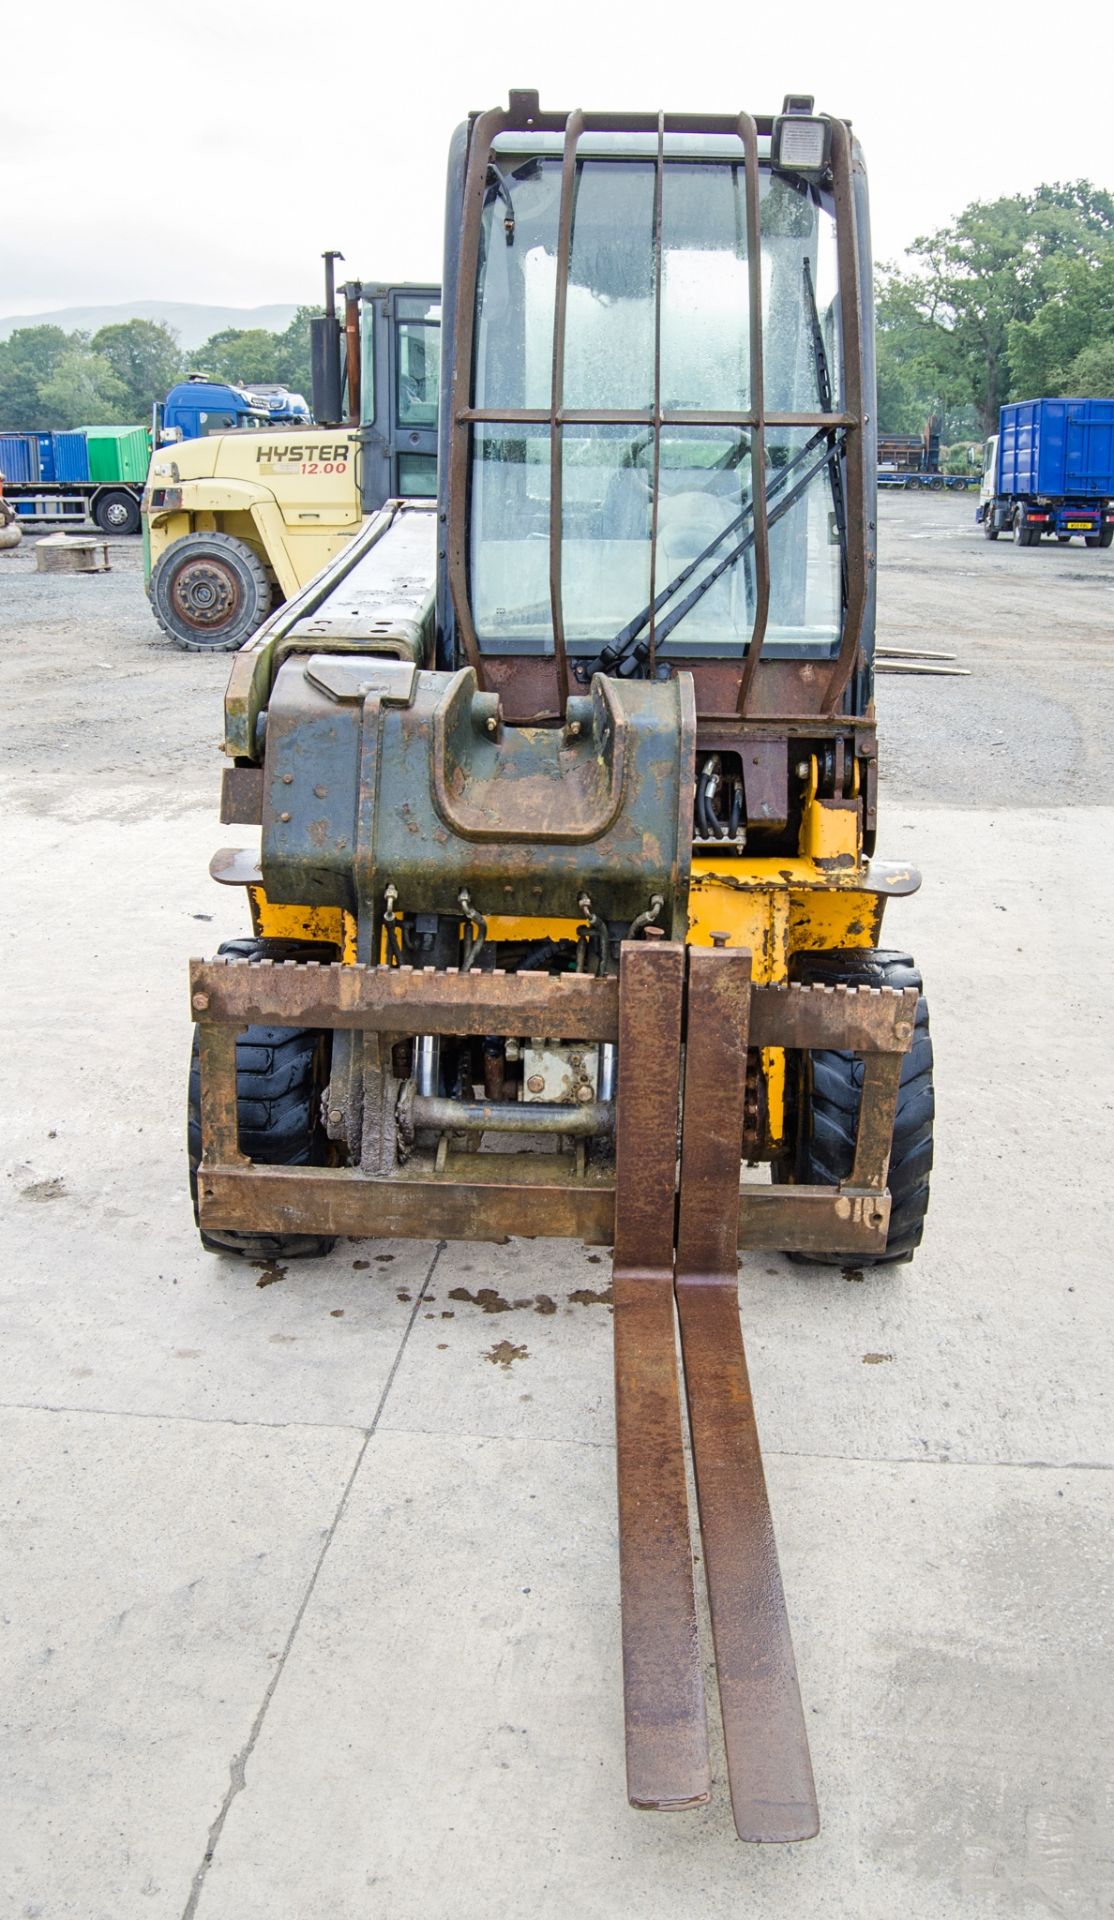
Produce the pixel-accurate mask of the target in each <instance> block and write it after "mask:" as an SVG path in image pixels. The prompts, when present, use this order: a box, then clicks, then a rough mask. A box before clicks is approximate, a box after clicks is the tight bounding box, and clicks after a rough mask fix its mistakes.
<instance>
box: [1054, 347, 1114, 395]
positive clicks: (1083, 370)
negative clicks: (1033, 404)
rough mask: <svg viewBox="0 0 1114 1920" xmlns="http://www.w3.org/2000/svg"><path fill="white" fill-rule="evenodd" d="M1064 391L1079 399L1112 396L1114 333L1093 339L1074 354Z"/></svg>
mask: <svg viewBox="0 0 1114 1920" xmlns="http://www.w3.org/2000/svg"><path fill="white" fill-rule="evenodd" d="M1064 392H1065V393H1068V394H1075V395H1078V397H1079V398H1080V399H1081V400H1106V399H1110V398H1114V333H1112V334H1111V335H1110V336H1109V337H1108V338H1107V339H1106V340H1093V341H1092V342H1091V345H1090V346H1089V347H1084V348H1083V349H1082V351H1081V352H1080V353H1077V354H1076V356H1075V359H1074V360H1073V361H1072V363H1071V365H1070V367H1069V368H1068V370H1067V374H1066V376H1065V380H1064Z"/></svg>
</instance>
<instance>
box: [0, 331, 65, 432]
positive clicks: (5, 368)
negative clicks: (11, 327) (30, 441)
mask: <svg viewBox="0 0 1114 1920" xmlns="http://www.w3.org/2000/svg"><path fill="white" fill-rule="evenodd" d="M81 338H82V336H81V335H79V334H73V333H65V332H63V330H62V328H61V327H49V326H47V327H17V328H16V330H15V332H14V333H13V334H11V335H10V336H9V338H8V339H7V340H4V341H2V342H0V430H4V429H6V430H9V431H17V432H18V431H19V430H20V429H25V428H33V427H60V426H62V425H63V424H64V423H63V422H62V421H61V420H56V419H51V418H50V417H49V415H48V414H45V413H44V412H43V408H42V403H41V401H40V398H39V396H40V393H41V391H42V388H43V386H44V385H45V383H46V382H47V381H48V380H49V379H50V377H51V375H52V374H53V373H54V371H55V369H56V368H57V366H58V363H59V361H60V360H61V359H62V356H63V355H64V354H66V353H68V352H70V351H71V350H72V349H73V348H74V347H75V346H76V345H78V344H80V341H81Z"/></svg>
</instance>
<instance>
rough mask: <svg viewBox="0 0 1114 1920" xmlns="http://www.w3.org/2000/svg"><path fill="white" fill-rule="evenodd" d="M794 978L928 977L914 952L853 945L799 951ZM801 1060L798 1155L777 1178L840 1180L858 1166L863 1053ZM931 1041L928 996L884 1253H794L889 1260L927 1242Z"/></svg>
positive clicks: (894, 1154) (921, 1006)
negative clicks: (913, 957) (915, 961)
mask: <svg viewBox="0 0 1114 1920" xmlns="http://www.w3.org/2000/svg"><path fill="white" fill-rule="evenodd" d="M791 978H792V980H793V981H794V982H795V983H797V984H798V985H802V986H825V987H838V986H846V987H917V988H918V989H919V988H920V985H921V976H920V973H919V972H918V970H917V968H916V967H915V966H914V964H913V962H912V960H911V959H910V957H909V955H908V954H907V953H888V952H881V951H875V950H874V949H872V948H869V947H846V948H842V949H833V950H831V951H829V952H825V953H802V954H798V955H796V957H795V960H794V962H793V965H792V967H791ZM794 1059H796V1061H797V1062H798V1070H797V1079H796V1083H795V1085H794V1084H792V1082H791V1084H790V1086H789V1088H788V1089H787V1092H788V1095H789V1116H788V1117H789V1124H790V1129H791V1132H792V1129H793V1127H794V1122H795V1131H796V1145H795V1156H794V1158H793V1159H792V1161H790V1162H789V1164H788V1165H787V1164H786V1163H785V1162H782V1163H781V1166H780V1167H779V1166H778V1164H777V1163H775V1166H774V1178H775V1179H776V1180H779V1181H780V1180H787V1181H791V1182H792V1183H793V1184H795V1185H798V1186H836V1185H838V1183H839V1182H840V1181H841V1180H845V1179H846V1178H847V1176H848V1174H849V1173H850V1171H851V1165H852V1161H853V1160H854V1157H855V1136H856V1133H857V1131H858V1118H859V1096H860V1090H861V1087H862V1081H863V1063H862V1060H861V1058H859V1057H858V1056H857V1055H855V1054H851V1053H835V1052H831V1051H827V1050H825V1051H823V1052H821V1051H819V1050H818V1051H816V1052H814V1053H801V1054H797V1055H795V1056H794V1055H792V1054H791V1055H790V1056H789V1063H790V1069H791V1070H792V1062H793V1060H794ZM933 1112H934V1099H933V1090H932V1041H931V1039H930V1037H929V1028H928V1003H927V1001H926V1000H925V997H924V994H923V992H922V993H921V997H920V1000H919V1001H918V1003H917V1018H916V1024H915V1027H914V1031H913V1044H912V1046H911V1047H910V1049H909V1052H908V1053H907V1054H906V1056H905V1060H904V1063H903V1065H902V1069H901V1089H900V1092H899V1094H898V1101H897V1116H896V1119H895V1122H894V1137H893V1148H892V1151H891V1154H890V1175H889V1189H890V1199H891V1207H890V1231H889V1237H888V1239H887V1241H886V1248H885V1251H884V1252H883V1253H878V1254H865V1255H859V1254H854V1255H851V1254H846V1253H792V1254H790V1256H789V1257H790V1259H792V1260H801V1261H807V1262H815V1263H817V1264H819V1265H822V1266H855V1267H876V1266H887V1265H891V1264H893V1263H895V1262H897V1261H901V1260H911V1259H912V1257H913V1253H914V1250H915V1249H916V1248H917V1247H918V1246H919V1245H920V1242H921V1236H922V1234H923V1232H924V1219H925V1214H926V1212H927V1211H928V1184H929V1183H928V1176H929V1172H930V1169H931V1167H932V1120H933Z"/></svg>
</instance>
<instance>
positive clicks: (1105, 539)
mask: <svg viewBox="0 0 1114 1920" xmlns="http://www.w3.org/2000/svg"><path fill="white" fill-rule="evenodd" d="M1112 543H1114V526H1109V527H1103V529H1102V532H1101V533H1089V534H1088V535H1087V545H1088V546H1089V547H1109V546H1110V545H1111V544H1112Z"/></svg>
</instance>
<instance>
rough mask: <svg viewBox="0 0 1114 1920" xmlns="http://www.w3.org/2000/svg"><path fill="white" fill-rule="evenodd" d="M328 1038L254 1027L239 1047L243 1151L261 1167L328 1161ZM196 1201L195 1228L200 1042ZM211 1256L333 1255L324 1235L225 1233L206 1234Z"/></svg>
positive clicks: (300, 954)
mask: <svg viewBox="0 0 1114 1920" xmlns="http://www.w3.org/2000/svg"><path fill="white" fill-rule="evenodd" d="M218 952H219V953H221V954H223V955H227V956H228V957H230V958H231V959H235V960H327V959H333V958H335V955H334V953H333V950H332V948H331V947H321V946H315V945H313V944H312V943H310V942H308V941H301V940H228V941H226V942H225V944H224V945H223V946H222V947H220V948H218ZM331 1039H332V1036H331V1034H329V1033H323V1032H314V1031H311V1030H310V1029H308V1028H304V1027H248V1028H247V1029H246V1030H245V1032H243V1033H242V1034H240V1036H239V1038H238V1039H237V1042H236V1093H237V1100H238V1105H239V1121H240V1149H241V1152H243V1153H246V1154H247V1156H248V1158H249V1159H251V1160H256V1161H259V1162H260V1163H261V1164H262V1165H263V1166H272V1167H276V1166H277V1167H305V1166H318V1167H319V1166H323V1165H325V1163H326V1162H327V1160H328V1159H329V1156H330V1145H329V1140H328V1138H327V1136H326V1133H325V1129H324V1126H323V1124H322V1120H321V1097H322V1094H323V1093H324V1091H325V1087H326V1085H327V1082H328V1077H329V1057H330V1051H331V1047H330V1043H331ZM187 1144H188V1150H189V1170H190V1195H191V1198H192V1200H193V1217H194V1219H195V1220H197V1170H198V1167H199V1165H200V1162H201V1071H200V1065H199V1061H198V1045H197V1034H196V1033H195V1034H194V1036H193V1048H192V1050H191V1053H190V1075H189V1114H188V1123H187ZM198 1232H199V1233H200V1234H201V1242H202V1245H203V1246H205V1247H207V1248H208V1249H209V1251H210V1252H211V1253H237V1254H240V1255H241V1256H242V1257H243V1258H245V1259H248V1260H297V1259H306V1258H312V1257H315V1256H318V1255H320V1254H324V1253H328V1252H329V1250H330V1248H331V1247H332V1246H333V1245H334V1244H335V1242H334V1240H333V1239H332V1238H331V1237H329V1236H327V1235H324V1234H311V1233H297V1234H274V1233H234V1232H229V1233H222V1232H216V1233H213V1232H210V1231H209V1230H208V1229H203V1228H202V1227H201V1224H200V1222H198Z"/></svg>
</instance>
